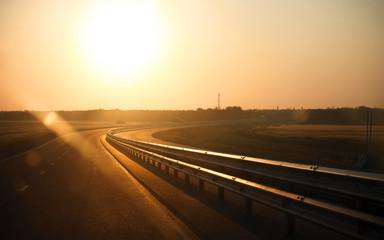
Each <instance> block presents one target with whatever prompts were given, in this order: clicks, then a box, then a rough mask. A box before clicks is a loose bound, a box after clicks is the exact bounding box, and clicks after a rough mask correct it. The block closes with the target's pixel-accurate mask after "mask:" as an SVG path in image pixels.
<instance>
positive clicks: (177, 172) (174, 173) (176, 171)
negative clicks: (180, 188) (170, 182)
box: [173, 168, 179, 178]
mask: <svg viewBox="0 0 384 240" xmlns="http://www.w3.org/2000/svg"><path fill="white" fill-rule="evenodd" d="M178 174H179V171H178V170H177V169H175V168H174V169H173V176H174V177H175V178H177V176H178Z"/></svg>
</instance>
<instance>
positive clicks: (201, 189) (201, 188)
mask: <svg viewBox="0 0 384 240" xmlns="http://www.w3.org/2000/svg"><path fill="white" fill-rule="evenodd" d="M199 191H200V192H202V191H204V180H202V179H200V178H199Z"/></svg>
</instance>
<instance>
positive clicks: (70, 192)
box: [0, 126, 343, 239]
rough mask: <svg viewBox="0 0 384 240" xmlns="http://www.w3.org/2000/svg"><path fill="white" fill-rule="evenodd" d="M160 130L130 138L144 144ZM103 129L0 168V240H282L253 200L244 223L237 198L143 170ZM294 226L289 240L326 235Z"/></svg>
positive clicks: (271, 214)
mask: <svg viewBox="0 0 384 240" xmlns="http://www.w3.org/2000/svg"><path fill="white" fill-rule="evenodd" d="M168 127H170V126H168ZM160 129H161V128H158V127H156V128H152V129H148V128H147V129H141V130H133V131H132V132H131V133H129V134H128V135H129V136H131V137H133V136H134V137H135V138H139V139H141V140H146V141H149V140H153V139H152V137H151V134H152V133H153V132H155V131H158V130H160ZM106 131H107V130H106V129H104V130H92V131H84V132H79V133H74V134H70V135H66V136H65V137H61V138H58V139H55V140H53V141H51V142H49V143H47V144H45V145H43V146H42V147H40V148H38V149H35V150H33V151H30V152H27V153H23V154H20V155H18V156H16V157H14V158H10V159H7V160H6V161H3V162H1V163H0V170H1V171H0V180H1V181H0V217H1V218H0V221H1V222H0V239H283V238H285V237H286V236H285V235H284V223H285V215H284V214H282V213H281V212H279V211H277V210H274V209H271V208H267V207H264V206H262V205H260V204H256V203H254V214H253V217H248V218H247V217H245V215H244V213H243V212H242V209H243V198H241V197H240V196H237V195H235V194H232V193H230V192H226V193H225V200H224V201H218V200H217V195H216V193H217V192H216V191H217V189H216V188H215V187H214V186H213V185H212V186H211V185H209V184H206V187H205V192H204V193H200V192H199V191H197V189H198V184H197V182H196V180H195V179H193V178H191V184H189V185H185V184H184V181H183V177H184V176H183V175H182V174H181V173H180V174H179V176H178V178H174V177H173V176H172V171H170V172H171V174H169V175H167V174H165V172H164V171H158V170H157V169H147V168H145V167H143V166H142V165H140V164H139V163H137V162H136V161H134V160H132V159H130V158H129V157H127V156H125V155H123V154H122V153H120V152H119V151H117V150H116V149H114V148H113V147H111V146H110V145H109V144H108V143H107V142H106V141H105V133H106ZM303 226H304V227H303ZM297 229H298V231H297V233H296V235H295V237H294V238H293V239H321V238H322V236H327V235H328V233H329V232H326V231H324V229H323V228H321V227H318V226H316V225H311V224H308V223H305V222H303V221H300V220H299V221H297ZM331 236H332V237H335V238H337V239H343V238H342V237H343V236H341V235H339V234H337V233H334V232H331Z"/></svg>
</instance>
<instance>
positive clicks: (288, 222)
mask: <svg viewBox="0 0 384 240" xmlns="http://www.w3.org/2000/svg"><path fill="white" fill-rule="evenodd" d="M286 190H287V191H288V192H291V193H294V192H295V186H294V184H292V183H287V185H286ZM283 201H286V200H283ZM288 204H289V203H288ZM295 223H296V218H295V216H294V215H293V214H290V213H286V214H285V232H286V234H287V235H288V236H293V234H294V233H295V225H296V224H295Z"/></svg>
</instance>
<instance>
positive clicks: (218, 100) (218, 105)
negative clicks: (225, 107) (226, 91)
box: [217, 93, 220, 110]
mask: <svg viewBox="0 0 384 240" xmlns="http://www.w3.org/2000/svg"><path fill="white" fill-rule="evenodd" d="M217 110H220V93H219V95H218V97H217Z"/></svg>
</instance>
